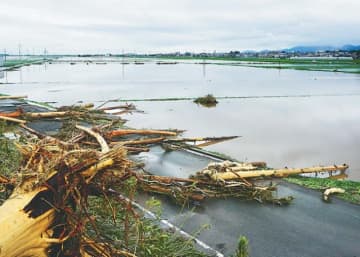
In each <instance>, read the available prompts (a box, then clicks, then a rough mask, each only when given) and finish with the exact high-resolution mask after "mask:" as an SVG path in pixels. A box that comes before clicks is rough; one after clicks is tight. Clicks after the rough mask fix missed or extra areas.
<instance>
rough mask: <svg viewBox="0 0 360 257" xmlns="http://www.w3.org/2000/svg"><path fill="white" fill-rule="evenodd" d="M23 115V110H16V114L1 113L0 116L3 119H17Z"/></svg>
mask: <svg viewBox="0 0 360 257" xmlns="http://www.w3.org/2000/svg"><path fill="white" fill-rule="evenodd" d="M22 114H23V112H22V110H16V111H14V112H0V116H3V117H10V118H17V117H20V116H21V115H22Z"/></svg>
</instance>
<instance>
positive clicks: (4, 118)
mask: <svg viewBox="0 0 360 257" xmlns="http://www.w3.org/2000/svg"><path fill="white" fill-rule="evenodd" d="M0 120H4V121H10V122H14V123H20V124H25V123H26V121H25V120H20V119H16V118H12V117H5V116H0Z"/></svg>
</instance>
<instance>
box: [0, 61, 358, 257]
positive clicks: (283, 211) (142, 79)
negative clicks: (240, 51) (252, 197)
mask: <svg viewBox="0 0 360 257" xmlns="http://www.w3.org/2000/svg"><path fill="white" fill-rule="evenodd" d="M2 75H3V76H2V77H1V76H0V83H1V84H0V92H1V93H6V94H11V95H24V94H26V95H28V96H29V99H31V100H36V101H39V102H49V103H52V104H53V105H56V106H60V105H67V104H74V103H77V102H94V103H95V105H100V104H102V103H104V102H105V101H107V100H117V101H118V100H121V101H126V100H137V101H136V102H135V104H136V105H137V107H138V108H139V109H142V110H144V111H145V113H134V114H131V115H126V117H125V118H126V119H128V120H129V122H128V123H127V124H128V125H129V126H132V127H137V128H164V129H167V128H177V129H183V130H186V132H185V136H189V137H190V136H191V137H192V136H227V135H229V136H231V135H238V136H242V137H240V138H238V139H235V140H232V141H227V142H223V143H220V144H217V145H213V146H211V147H207V149H208V150H210V151H216V152H220V153H223V154H226V155H229V156H231V157H233V158H236V159H238V160H240V161H266V162H267V163H268V166H270V167H274V168H281V167H284V166H287V167H303V166H304V167H307V166H313V165H319V164H322V165H332V164H335V163H336V164H341V163H343V162H345V163H347V164H349V165H350V178H351V179H353V180H360V160H359V158H358V152H359V150H360V119H359V117H360V104H359V103H360V75H355V74H343V73H328V72H312V71H294V70H281V71H279V70H276V69H260V68H249V67H239V66H228V65H214V64H207V65H203V64H196V63H180V64H177V65H157V64H156V62H151V61H148V62H144V64H143V65H139V64H136V65H135V64H134V63H133V62H130V63H129V64H126V65H125V64H120V63H116V62H108V63H107V64H101V65H100V64H95V63H88V64H87V63H86V62H81V63H78V62H75V63H73V64H72V65H70V63H69V62H67V63H53V64H44V65H32V66H26V67H23V68H21V69H20V70H16V71H11V72H3V74H2ZM209 93H210V94H213V95H215V96H216V97H230V98H220V99H219V104H218V105H217V106H216V107H214V108H205V107H202V106H198V105H196V104H194V103H193V101H192V100H191V99H193V98H196V97H198V96H203V95H206V94H209ZM146 99H147V100H146ZM149 99H157V100H156V101H154V100H153V101H150V100H149ZM144 100H145V101H144ZM111 104H114V103H111ZM115 104H116V103H115ZM139 158H141V159H142V160H143V161H144V162H145V164H146V169H147V170H148V171H150V172H152V173H155V174H158V175H166V176H177V177H185V178H186V177H188V176H189V175H190V174H192V173H194V172H195V171H197V170H200V169H202V168H203V167H205V166H206V165H207V164H208V162H209V161H211V160H210V159H208V158H205V157H203V156H202V157H201V156H197V155H193V154H190V153H188V152H185V151H176V152H167V151H165V150H164V149H162V148H160V147H153V148H152V149H151V151H150V152H149V153H143V154H140V156H139ZM277 193H278V196H279V197H281V196H288V195H292V196H294V197H295V200H294V202H293V203H292V204H291V205H290V206H288V207H285V206H284V207H278V206H274V205H266V204H264V205H262V204H260V203H257V202H254V201H251V202H248V201H239V200H238V199H232V198H228V199H226V200H223V199H208V200H205V202H204V203H202V204H200V203H199V204H196V205H192V206H178V205H175V204H174V203H173V202H171V201H169V200H168V199H165V198H163V197H161V196H160V197H159V196H157V198H158V199H161V200H163V201H162V208H163V212H162V218H164V219H165V220H168V221H169V222H171V223H172V224H175V225H177V226H179V227H181V229H183V230H184V231H185V232H187V233H190V234H195V235H197V234H198V232H199V230H201V233H200V234H199V235H198V238H199V239H200V240H202V241H203V242H205V243H206V244H208V245H209V246H210V247H212V248H213V249H215V250H217V251H219V252H221V253H222V254H224V255H225V256H229V255H231V254H232V253H234V249H236V245H237V241H238V238H239V236H240V235H245V236H246V237H247V238H248V239H249V241H250V251H251V256H253V257H260V256H288V257H298V256H304V257H313V256H356V254H358V245H357V243H356V242H357V241H356V240H355V239H356V236H357V234H358V231H359V229H360V228H359V226H360V223H359V219H360V217H359V215H358V213H359V206H356V205H353V204H350V203H346V202H343V201H341V200H338V199H334V200H333V204H326V203H324V202H323V201H322V200H321V199H320V193H319V192H317V191H312V190H308V189H305V188H302V187H299V186H296V185H292V184H289V183H286V182H280V185H279V186H278V192H277ZM151 196H152V195H148V194H139V195H138V199H137V200H138V201H139V203H140V204H142V205H145V202H146V200H148V199H149V197H151ZM206 224H210V225H211V227H210V228H207V229H205V230H204V229H202V228H203V227H204V226H206ZM329 242H331V243H329Z"/></svg>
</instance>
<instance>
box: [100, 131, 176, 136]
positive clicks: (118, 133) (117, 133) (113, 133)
mask: <svg viewBox="0 0 360 257" xmlns="http://www.w3.org/2000/svg"><path fill="white" fill-rule="evenodd" d="M131 134H135V135H163V136H176V135H177V133H176V132H172V131H165V130H141V129H120V130H113V131H110V132H108V133H107V134H106V136H107V137H109V138H112V137H117V136H125V135H131Z"/></svg>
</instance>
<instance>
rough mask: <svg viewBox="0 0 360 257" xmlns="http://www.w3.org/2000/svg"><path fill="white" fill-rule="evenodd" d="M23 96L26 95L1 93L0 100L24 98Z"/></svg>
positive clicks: (25, 96)
mask: <svg viewBox="0 0 360 257" xmlns="http://www.w3.org/2000/svg"><path fill="white" fill-rule="evenodd" d="M24 98H27V95H19V96H11V95H2V96H0V100H3V99H24Z"/></svg>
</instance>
